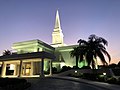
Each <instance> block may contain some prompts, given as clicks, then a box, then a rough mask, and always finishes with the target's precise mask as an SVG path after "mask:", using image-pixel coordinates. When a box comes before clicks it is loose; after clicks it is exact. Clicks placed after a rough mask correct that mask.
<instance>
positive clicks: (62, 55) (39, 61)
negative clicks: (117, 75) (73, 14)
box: [0, 10, 81, 77]
mask: <svg viewBox="0 0 120 90" xmlns="http://www.w3.org/2000/svg"><path fill="white" fill-rule="evenodd" d="M63 37H64V35H63V33H62V29H61V25H60V18H59V12H58V10H57V13H56V20H55V27H54V30H53V33H52V44H51V45H48V44H46V43H44V42H43V41H40V40H38V39H36V40H30V41H23V42H17V43H13V46H12V48H13V50H15V51H16V54H13V55H8V56H1V57H0V61H1V62H0V65H1V67H2V68H1V71H2V73H1V77H38V76H40V77H42V76H44V74H45V75H52V67H56V68H57V70H58V71H59V70H60V69H61V68H62V66H65V65H66V66H70V67H72V66H75V58H71V57H70V51H71V50H73V47H76V46H77V45H71V46H70V45H65V44H64V38H63ZM79 66H80V67H81V65H79ZM11 70H12V72H11ZM10 72H11V73H10Z"/></svg>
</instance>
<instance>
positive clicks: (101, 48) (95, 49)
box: [78, 35, 111, 69]
mask: <svg viewBox="0 0 120 90" xmlns="http://www.w3.org/2000/svg"><path fill="white" fill-rule="evenodd" d="M78 43H79V50H80V51H78V52H81V53H80V54H79V56H80V62H81V61H83V60H86V62H87V63H88V66H90V65H91V66H92V68H93V69H95V65H96V63H95V62H96V61H97V57H99V58H100V60H101V62H102V63H103V65H108V63H107V62H106V60H105V57H104V55H106V56H107V57H108V59H109V62H110V60H111V57H110V55H109V53H108V52H107V51H106V48H105V46H107V45H108V42H107V41H106V40H105V39H104V38H102V37H98V36H96V35H90V36H89V37H88V41H85V40H82V39H80V40H78ZM84 58H85V59H84Z"/></svg>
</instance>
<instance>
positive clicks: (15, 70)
mask: <svg viewBox="0 0 120 90" xmlns="http://www.w3.org/2000/svg"><path fill="white" fill-rule="evenodd" d="M14 65H15V67H14V73H13V75H14V76H16V72H17V64H16V63H15V64H14Z"/></svg>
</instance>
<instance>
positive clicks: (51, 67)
mask: <svg viewBox="0 0 120 90" xmlns="http://www.w3.org/2000/svg"><path fill="white" fill-rule="evenodd" d="M49 64H50V75H52V60H50V62H49Z"/></svg>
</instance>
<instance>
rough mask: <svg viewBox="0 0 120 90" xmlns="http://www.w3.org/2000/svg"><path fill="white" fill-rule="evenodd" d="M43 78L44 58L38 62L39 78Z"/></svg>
mask: <svg viewBox="0 0 120 90" xmlns="http://www.w3.org/2000/svg"><path fill="white" fill-rule="evenodd" d="M43 77H44V58H42V59H41V61H40V78H43Z"/></svg>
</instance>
